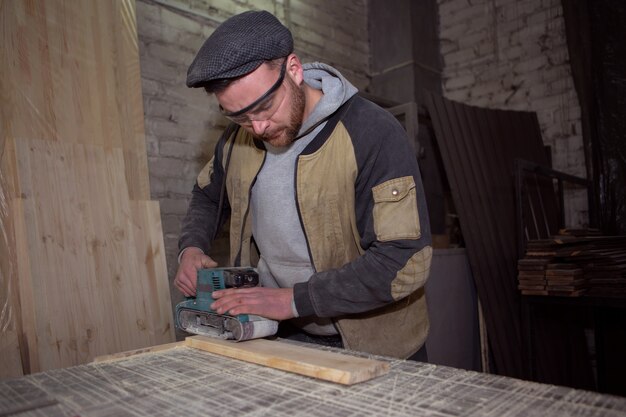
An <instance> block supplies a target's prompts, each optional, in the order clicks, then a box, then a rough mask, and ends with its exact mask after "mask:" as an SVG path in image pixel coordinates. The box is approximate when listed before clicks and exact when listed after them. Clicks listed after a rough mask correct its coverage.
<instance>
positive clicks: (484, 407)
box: [0, 341, 626, 417]
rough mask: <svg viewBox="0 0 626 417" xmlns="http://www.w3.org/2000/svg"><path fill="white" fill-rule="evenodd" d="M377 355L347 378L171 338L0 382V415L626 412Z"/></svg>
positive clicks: (574, 394)
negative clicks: (376, 371) (371, 365)
mask: <svg viewBox="0 0 626 417" xmlns="http://www.w3.org/2000/svg"><path fill="white" fill-rule="evenodd" d="M281 342H282V343H293V342H289V341H281ZM306 346H311V345H306ZM315 348H316V349H321V350H331V351H332V350H333V349H330V348H322V347H315ZM338 352H340V351H339V350H338ZM355 355H358V354H355ZM361 356H365V355H361ZM376 359H378V360H383V361H386V362H388V363H389V365H390V369H389V372H388V373H386V374H385V375H382V376H379V377H376V378H374V379H371V380H369V381H365V382H361V383H357V384H354V385H350V386H345V385H340V384H336V383H332V382H326V381H322V380H318V379H314V378H311V377H306V376H302V375H297V374H294V373H289V372H285V371H281V370H277V369H273V368H270V367H265V366H261V365H255V364H252V363H247V362H244V361H240V360H237V359H230V358H227V357H224V356H219V355H216V354H212V353H208V352H205V351H202V350H199V349H195V348H191V347H188V346H184V345H180V344H178V345H173V347H171V348H164V349H162V350H157V351H154V352H149V353H142V354H133V355H127V356H123V357H121V358H120V357H118V358H116V359H113V360H108V361H104V362H93V363H90V364H86V365H80V366H73V367H69V368H64V369H57V370H51V371H46V372H40V373H37V374H32V375H28V376H24V377H20V378H15V379H5V380H0V416H9V415H10V416H12V417H13V416H17V417H25V416H49V417H57V416H58V417H69V416H81V417H85V416H95V417H105V416H155V417H158V416H244V415H245V416H273V417H281V416H288V417H298V416H323V417H329V416H332V417H335V416H336V417H339V416H342V417H343V416H407V415H411V416H418V415H429V416H497V417H512V416H586V417H593V416H598V417H599V416H624V415H626V398H623V397H617V396H610V395H604V394H599V393H595V392H590V391H582V390H575V389H572V388H566V387H561V386H554V385H545V384H539V383H534V382H527V381H522V380H518V379H513V378H508V377H503V376H496V375H491V374H484V373H478V372H474V371H465V370H460V369H455V368H450V367H445V366H437V365H431V364H424V363H419V362H412V361H403V360H397V359H390V358H380V357H376Z"/></svg>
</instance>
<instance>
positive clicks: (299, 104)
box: [216, 62, 306, 147]
mask: <svg viewBox="0 0 626 417" xmlns="http://www.w3.org/2000/svg"><path fill="white" fill-rule="evenodd" d="M216 97H217V100H218V102H219V103H220V107H221V109H222V113H223V114H224V115H225V116H226V117H228V118H229V119H231V120H232V121H234V122H235V123H237V124H239V125H241V126H242V127H243V128H244V129H246V130H248V131H249V132H251V133H252V134H253V135H254V136H255V137H257V138H259V139H261V140H263V141H265V142H267V143H269V144H270V145H272V146H276V147H281V146H287V145H289V144H291V143H292V142H293V141H294V139H295V138H296V136H297V134H298V131H299V130H300V126H301V125H302V119H303V115H304V108H305V102H306V99H305V95H304V91H303V90H302V87H301V86H300V85H297V84H296V82H295V81H294V80H293V78H292V75H291V74H290V72H289V71H288V70H287V68H286V62H285V63H283V65H282V67H280V68H279V67H276V66H274V67H272V66H270V65H269V64H267V63H265V64H263V65H261V66H260V67H259V68H257V69H256V70H255V71H253V72H251V73H250V74H248V75H246V76H244V77H242V78H240V79H239V80H237V81H235V82H233V83H232V84H230V85H229V86H228V87H227V88H226V89H225V90H224V91H222V92H219V93H216ZM242 110H244V111H243V112H242Z"/></svg>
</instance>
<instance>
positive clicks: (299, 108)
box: [259, 77, 306, 147]
mask: <svg viewBox="0 0 626 417" xmlns="http://www.w3.org/2000/svg"><path fill="white" fill-rule="evenodd" d="M287 85H288V87H287V90H288V91H287V94H289V97H288V99H289V100H290V102H291V106H290V108H289V122H288V124H287V126H286V127H285V128H284V129H282V130H281V131H279V132H278V133H277V134H274V135H272V134H270V135H262V136H260V137H259V139H261V140H263V141H264V142H267V143H269V144H270V145H272V146H275V147H284V146H289V145H291V144H292V143H293V142H294V141H295V140H296V137H297V136H298V132H300V127H301V126H302V119H303V118H304V106H305V104H306V98H305V95H304V88H303V87H302V86H299V85H297V84H296V83H295V82H294V81H293V80H292V79H291V78H289V77H287Z"/></svg>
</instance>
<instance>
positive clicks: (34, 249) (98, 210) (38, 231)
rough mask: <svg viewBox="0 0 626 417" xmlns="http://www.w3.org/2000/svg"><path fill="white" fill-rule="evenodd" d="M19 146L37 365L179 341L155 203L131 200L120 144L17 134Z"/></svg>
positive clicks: (24, 285)
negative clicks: (112, 146)
mask: <svg viewBox="0 0 626 417" xmlns="http://www.w3.org/2000/svg"><path fill="white" fill-rule="evenodd" d="M15 152H16V155H17V157H16V159H17V177H18V179H19V180H18V183H17V188H16V189H15V195H16V201H17V202H18V204H17V205H16V207H18V209H17V210H16V212H15V213H14V214H15V215H14V218H15V219H16V234H15V239H16V242H17V248H18V271H19V272H18V273H19V280H20V297H21V305H22V311H23V322H24V328H25V329H26V330H25V332H26V336H25V338H26V342H27V344H28V346H29V350H28V356H29V360H28V363H29V366H30V371H32V372H35V371H39V370H45V369H51V368H58V367H65V366H70V365H73V364H79V363H85V362H88V361H90V360H92V359H93V358H94V357H95V356H98V355H102V354H107V353H112V352H119V351H124V350H129V349H136V348H140V347H143V346H150V345H155V344H160V343H166V342H169V341H171V340H173V335H174V334H173V325H172V318H171V307H170V298H169V288H168V285H167V272H166V267H165V253H164V250H163V238H162V231H161V228H160V221H159V218H160V216H159V212H158V203H156V202H151V201H148V202H146V201H134V202H131V201H130V200H129V199H128V193H127V192H126V190H127V188H126V182H125V179H124V170H123V167H124V159H123V156H122V151H121V150H119V149H112V150H105V149H104V148H102V147H100V146H92V145H79V144H70V143H56V142H51V141H43V140H19V141H16V142H15Z"/></svg>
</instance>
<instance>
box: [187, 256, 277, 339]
mask: <svg viewBox="0 0 626 417" xmlns="http://www.w3.org/2000/svg"><path fill="white" fill-rule="evenodd" d="M258 285H259V275H258V273H257V271H256V270H255V269H254V268H250V267H231V268H228V267H227V268H204V269H199V270H198V281H197V285H196V297H190V298H187V299H186V300H185V301H182V302H180V303H178V305H176V313H175V315H176V327H178V328H179V329H181V330H183V331H185V332H187V333H193V334H197V335H203V336H210V337H218V338H221V339H231V340H236V341H242V340H249V339H257V338H260V337H267V336H271V335H273V334H275V333H276V331H277V330H278V322H277V321H275V320H269V319H266V318H263V317H260V316H256V315H252V314H240V315H237V316H232V315H229V314H218V313H217V312H215V311H214V310H212V309H211V304H212V303H213V301H215V300H214V299H213V297H212V293H213V291H217V290H222V289H225V288H247V287H256V286H258Z"/></svg>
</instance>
